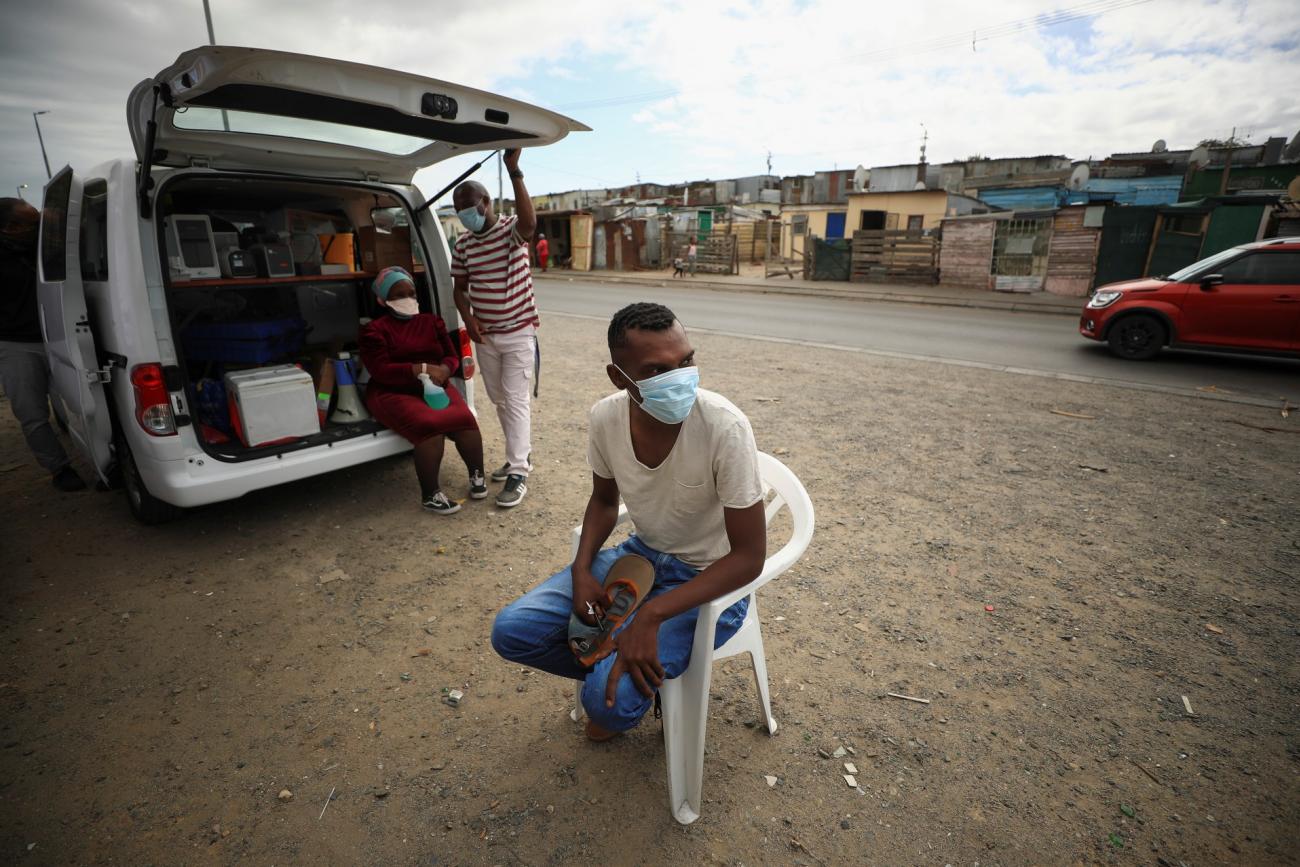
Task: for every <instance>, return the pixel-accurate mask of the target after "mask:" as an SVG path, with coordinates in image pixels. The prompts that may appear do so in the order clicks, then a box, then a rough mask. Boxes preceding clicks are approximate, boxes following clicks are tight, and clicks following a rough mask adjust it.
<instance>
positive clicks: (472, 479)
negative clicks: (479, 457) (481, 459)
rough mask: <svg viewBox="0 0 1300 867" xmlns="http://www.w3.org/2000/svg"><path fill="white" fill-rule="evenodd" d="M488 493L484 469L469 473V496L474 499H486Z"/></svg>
mask: <svg viewBox="0 0 1300 867" xmlns="http://www.w3.org/2000/svg"><path fill="white" fill-rule="evenodd" d="M487 495H488V489H487V479H486V478H485V477H484V476H483V471H482V470H475V471H474V472H472V473H470V474H469V496H470V498H471V499H474V500H486V499H487Z"/></svg>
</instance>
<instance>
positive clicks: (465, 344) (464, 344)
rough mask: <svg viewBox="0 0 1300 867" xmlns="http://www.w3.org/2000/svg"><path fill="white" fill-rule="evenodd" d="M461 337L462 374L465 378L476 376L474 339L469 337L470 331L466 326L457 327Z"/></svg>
mask: <svg viewBox="0 0 1300 867" xmlns="http://www.w3.org/2000/svg"><path fill="white" fill-rule="evenodd" d="M456 336H457V337H458V338H459V339H460V375H461V376H463V377H464V378H465V379H473V378H474V341H472V340H470V339H469V332H468V331H466V330H465V329H464V328H458V329H456Z"/></svg>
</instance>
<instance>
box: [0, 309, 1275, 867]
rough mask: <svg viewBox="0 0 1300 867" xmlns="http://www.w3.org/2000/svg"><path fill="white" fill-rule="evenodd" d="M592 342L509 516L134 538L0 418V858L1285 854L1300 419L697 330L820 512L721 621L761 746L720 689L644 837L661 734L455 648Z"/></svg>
mask: <svg viewBox="0 0 1300 867" xmlns="http://www.w3.org/2000/svg"><path fill="white" fill-rule="evenodd" d="M737 303H742V302H741V300H738V302H737ZM603 334H604V325H603V323H600V322H595V321H591V320H585V319H575V318H565V317H560V316H549V317H547V319H546V321H545V324H544V326H543V352H544V356H545V368H544V370H543V380H542V398H541V400H540V402H539V403H538V404H537V405H536V408H535V414H534V418H535V428H534V431H535V448H536V455H535V458H536V463H537V466H538V470H537V472H536V474H535V475H534V477H533V479H532V480H530V483H529V487H530V493H529V497H528V500H527V501H526V502H525V503H524V505H523V506H522V507H521V508H519V509H516V510H514V511H512V512H503V511H499V510H497V509H496V508H495V507H493V506H491V505H489V504H486V503H470V504H467V506H466V508H465V509H464V510H463V511H462V512H461V513H460V514H459V515H456V516H454V517H443V516H434V515H428V514H425V513H423V512H421V511H420V510H419V508H418V503H417V497H416V488H415V482H414V477H413V471H412V469H411V467H410V465H409V462H408V460H407V459H404V458H399V459H393V460H390V461H387V462H383V463H379V464H374V465H370V466H367V467H362V468H357V469H353V470H349V471H344V472H340V473H336V474H334V475H332V476H329V477H325V478H318V479H314V480H309V481H305V482H302V483H299V484H295V485H292V486H289V487H284V488H280V489H277V490H271V491H267V492H264V493H261V494H257V495H253V496H249V497H247V498H245V499H243V500H241V501H238V502H233V503H226V504H222V505H217V506H213V507H209V508H206V509H202V510H199V511H196V512H195V513H193V514H190V515H188V516H186V517H185V518H184V519H182V520H180V521H178V522H176V523H173V524H169V525H166V526H162V527H155V528H146V527H141V526H137V525H135V524H133V523H132V521H131V519H130V517H129V515H128V513H127V511H126V508H125V505H124V503H123V501H122V499H121V496H120V494H116V493H94V492H86V493H81V494H73V495H67V494H59V493H57V492H56V491H54V489H53V488H52V487H51V486H50V485H49V484H48V482H47V480H46V478H45V477H44V476H43V474H41V473H40V472H39V471H38V469H37V468H36V467H35V466H34V464H32V463H31V461H30V460H29V458H28V455H27V453H26V451H25V449H24V447H23V443H22V440H21V438H20V436H19V433H18V430H17V426H16V424H15V423H14V421H13V419H12V417H11V415H10V413H9V410H8V408H7V407H0V599H2V602H0V646H2V647H3V648H4V654H3V659H2V661H0V860H3V861H4V862H7V863H30V864H74V863H75V864H112V863H117V864H120V863H130V864H133V865H147V864H235V863H253V864H306V863H311V864H397V865H405V864H423V865H432V864H529V865H532V864H538V865H540V864H658V863H679V864H705V863H718V864H750V865H753V864H789V863H803V864H819V865H820V864H866V863H871V864H926V865H945V864H951V865H973V864H976V863H978V864H981V865H990V864H1069V863H1106V864H1111V863H1114V864H1162V865H1178V864H1180V863H1185V864H1187V865H1205V864H1222V863H1243V864H1278V863H1297V862H1298V861H1300V856H1298V855H1297V852H1298V851H1300V849H1298V847H1297V844H1298V842H1300V841H1298V840H1297V836H1298V834H1300V832H1298V830H1297V829H1300V807H1297V804H1300V778H1298V774H1300V725H1298V724H1297V722H1296V719H1297V710H1298V708H1297V698H1298V696H1300V677H1298V672H1300V668H1298V667H1297V649H1298V648H1300V641H1297V639H1298V638H1300V620H1298V619H1297V615H1298V614H1300V597H1298V596H1297V586H1296V579H1297V576H1300V505H1298V502H1300V438H1297V437H1296V436H1295V435H1294V434H1295V432H1296V431H1298V430H1300V417H1297V415H1296V414H1292V415H1291V417H1290V418H1285V419H1284V418H1282V417H1281V416H1280V415H1279V413H1278V412H1277V411H1276V410H1271V411H1270V410H1266V409H1261V408H1256V407H1244V406H1238V405H1232V404H1227V403H1220V402H1213V401H1208V400H1191V399H1187V398H1183V397H1173V396H1165V395H1160V394H1153V393H1145V392H1136V391H1122V390H1115V389H1110V388H1103V387H1096V386H1088V385H1075V384H1065V383H1061V382H1057V381H1052V380H1046V379H1037V378H1031V377H1025V376H1015V375H1010V374H1001V373H990V372H985V371H978V370H968V369H963V368H957V367H946V366H939V365H930V364H922V363H913V362H902V361H896V360H890V359H882V358H876V357H871V356H867V355H861V354H855V353H849V352H838V351H832V350H822V349H808V348H798V347H793V346H789V345H781V344H776V343H770V342H758V341H745V340H739V339H734V338H726V337H720V336H711V335H704V334H701V335H696V337H695V344H696V346H697V348H698V349H699V357H700V363H701V365H702V372H703V377H704V383H705V385H706V386H707V387H710V388H713V389H715V390H717V391H720V392H722V393H723V394H726V395H728V396H730V397H731V398H732V399H733V400H734V401H735V402H736V403H737V404H738V405H739V406H740V407H741V408H742V409H743V410H744V411H746V412H747V413H748V414H749V416H750V419H751V421H752V422H753V426H754V429H755V431H756V434H757V437H758V443H759V447H760V448H761V449H763V450H765V451H768V452H772V453H777V454H779V455H780V457H781V459H782V460H783V461H785V462H786V463H787V464H788V465H789V466H790V467H791V468H792V469H794V471H795V472H796V473H797V474H798V475H799V476H800V477H801V478H802V479H803V481H804V483H805V484H806V486H807V488H808V491H809V493H810V494H811V496H812V499H813V501H814V503H815V505H816V509H817V522H816V536H815V538H814V540H813V543H812V547H811V548H810V550H809V551H808V553H807V555H806V556H805V557H804V559H803V560H802V561H801V562H800V563H799V564H798V565H797V566H796V567H795V568H794V569H793V570H791V571H790V572H789V573H787V574H786V575H785V576H783V577H782V578H780V579H779V580H777V581H776V582H774V583H773V584H771V585H769V586H768V588H767V589H765V590H764V591H763V592H762V594H761V595H760V603H761V606H760V607H761V614H762V627H763V632H764V636H765V640H766V644H767V657H768V667H769V670H770V673H771V681H772V692H773V702H774V710H775V714H776V717H777V719H778V721H779V723H780V726H781V727H780V730H779V731H778V732H777V734H776V736H774V737H769V736H768V735H767V734H766V733H765V731H764V730H763V728H762V727H761V726H756V725H755V722H756V721H757V719H758V717H759V711H758V704H757V699H756V694H755V692H754V687H753V682H752V679H751V677H750V674H749V670H748V663H747V660H746V659H745V658H743V657H742V658H735V659H731V660H728V661H726V662H725V663H721V664H719V665H718V666H717V667H716V670H715V677H714V688H713V702H712V712H711V715H710V718H709V731H708V755H707V758H706V762H705V783H704V797H705V801H704V805H703V817H702V818H701V819H700V820H699V821H698V822H697V823H696V824H694V825H692V826H689V827H683V826H679V825H678V824H677V823H676V822H674V821H673V819H672V818H671V816H670V815H669V812H668V810H667V798H666V789H665V770H664V759H663V745H662V737H661V734H660V727H659V723H657V722H655V721H654V720H652V719H647V720H646V721H645V722H644V723H643V724H642V726H641V727H640V728H638V729H636V730H634V731H633V732H631V733H630V734H629V735H627V736H625V737H622V738H619V739H617V740H615V741H613V742H611V743H609V744H604V745H591V744H588V743H587V742H585V741H584V739H583V738H582V735H581V731H580V728H579V727H578V726H577V725H575V724H574V723H572V722H571V721H570V720H569V719H568V717H567V715H566V711H567V709H568V708H569V706H570V702H571V699H572V695H573V691H572V687H571V685H570V684H568V683H567V682H562V681H559V680H557V679H552V678H550V677H547V676H543V675H539V674H535V673H531V672H529V671H526V670H523V669H521V668H520V667H519V666H516V665H510V664H507V663H505V662H503V661H502V660H500V659H499V658H497V657H496V656H495V655H494V654H493V652H492V650H491V647H490V645H489V644H488V641H487V636H488V632H489V627H490V624H491V620H492V617H493V615H494V613H495V612H496V611H497V610H498V609H499V608H500V607H501V606H502V605H503V604H504V603H505V602H507V601H509V600H510V599H512V598H514V597H515V596H517V595H518V594H519V593H521V592H523V591H524V590H525V589H527V588H528V587H529V586H530V585H532V584H534V583H536V582H537V581H539V580H540V579H541V578H543V577H544V576H546V575H548V574H549V573H551V572H552V571H553V570H555V569H558V568H560V567H561V566H562V565H563V564H564V562H565V560H566V557H567V556H568V546H569V535H568V531H569V528H570V527H572V526H573V525H574V524H575V523H576V522H577V521H578V520H579V518H580V516H581V512H582V508H583V505H584V502H585V496H586V493H587V488H588V475H587V470H586V466H585V461H584V453H585V452H584V449H585V439H586V433H585V428H586V410H587V408H588V407H589V406H590V404H592V403H593V402H594V401H595V400H596V399H598V398H599V397H601V396H602V395H604V394H605V393H607V391H608V383H607V382H606V381H605V378H604V374H603V364H604V349H603V344H604V337H603ZM480 406H481V407H482V408H485V409H486V408H487V405H486V403H485V402H483V403H481V404H480ZM1052 410H1062V411H1065V412H1069V413H1075V414H1078V415H1086V416H1094V418H1075V417H1071V416H1065V415H1059V414H1054V413H1053V412H1052ZM484 416H485V424H484V429H485V432H486V439H487V442H488V447H489V455H491V456H499V454H500V452H501V437H500V430H499V427H498V426H497V423H496V420H495V417H494V416H493V415H492V414H491V412H490V409H489V411H488V412H486V413H484ZM1236 422H1245V423H1248V424H1251V425H1262V426H1266V427H1267V426H1273V427H1281V428H1284V429H1285V430H1286V431H1288V433H1277V432H1268V431H1264V430H1259V429H1256V428H1251V427H1246V426H1243V425H1242V424H1238V423H1236ZM489 463H492V461H491V460H489ZM444 467H445V474H444V475H445V478H446V487H447V488H448V490H449V492H450V493H452V494H453V495H455V496H463V495H464V493H465V487H466V483H465V479H464V476H463V473H462V472H461V470H460V468H459V467H458V466H456V465H455V464H454V463H453V459H452V458H451V457H450V456H449V458H448V460H447V462H446V464H445V465H444ZM489 502H490V501H489ZM448 688H459V689H462V690H464V692H465V699H464V701H463V703H462V704H461V705H460V706H459V707H456V708H453V707H451V706H449V705H448V704H446V703H444V702H443V701H442V700H441V696H442V695H443V692H444V690H445V689H448ZM887 693H900V694H905V695H910V696H916V697H920V698H925V699H928V700H929V702H930V703H929V704H919V703H914V702H911V701H906V700H900V699H896V698H891V697H888V696H887V695H886V694H887ZM1184 697H1186V702H1187V703H1188V705H1185V704H1184ZM1188 706H1190V708H1191V710H1192V712H1191V713H1189V712H1188ZM839 747H844V748H845V749H846V750H848V751H849V752H847V754H846V755H845V756H844V757H842V758H834V757H829V758H828V757H826V756H828V755H833V753H834V751H836V750H837V748H839ZM844 761H850V762H853V763H854V764H855V765H856V767H857V770H858V774H857V782H858V784H859V788H850V787H849V786H848V785H847V784H846V782H845V780H844V779H843V777H842V776H841V775H842V773H843V771H844V768H843V767H842V763H843V762H844ZM767 775H771V776H773V777H775V778H776V784H775V785H774V786H769V785H768V783H767V782H766V780H765V776H767ZM284 789H288V790H290V791H291V792H292V798H291V799H290V800H280V798H279V797H278V795H279V793H280V792H281V790H284ZM331 793H332V794H333V800H327V799H329V798H330V796H331Z"/></svg>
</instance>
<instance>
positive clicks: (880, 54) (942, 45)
mask: <svg viewBox="0 0 1300 867" xmlns="http://www.w3.org/2000/svg"><path fill="white" fill-rule="evenodd" d="M1150 2H1151V0H1092V2H1088V3H1083V4H1080V5H1078V6H1071V7H1068V8H1065V9H1058V10H1055V11H1052V12H1044V13H1042V14H1039V15H1034V16H1030V17H1027V18H1017V19H1015V20H1013V21H1005V22H1002V23H1001V24H992V25H989V26H987V27H980V26H976V27H973V28H970V29H968V30H961V31H959V32H954V33H950V34H948V35H946V36H940V37H936V38H933V39H926V40H920V41H918V42H912V43H903V44H902V45H893V46H889V47H885V48H877V49H874V50H872V51H867V52H863V53H860V54H851V55H848V56H845V57H840V58H837V59H832V60H829V61H827V62H826V63H825V64H821V65H819V66H818V68H817V74H818V75H825V74H826V72H827V71H828V67H829V66H830V65H831V64H836V63H860V62H862V61H874V60H882V59H885V58H889V57H891V56H900V57H901V56H908V55H912V54H924V53H929V52H932V51H942V50H944V49H948V48H959V47H965V46H967V45H970V46H971V47H972V48H974V47H975V46H976V45H977V44H978V43H980V42H987V41H989V40H993V39H1002V38H1005V37H1007V36H1015V35H1017V34H1020V33H1025V32H1030V31H1036V30H1043V29H1046V28H1049V27H1059V26H1060V25H1062V24H1069V23H1071V22H1074V21H1081V20H1083V19H1085V18H1097V17H1100V16H1102V15H1105V14H1107V13H1109V12H1117V11H1119V10H1121V9H1128V8H1131V7H1133V6H1141V5H1143V4H1146V3H1150ZM785 78H787V76H785V75H770V76H755V77H753V79H752V80H753V81H755V82H761V81H765V80H777V79H785ZM724 89H729V88H722V87H714V88H694V87H693V88H692V89H691V91H692V93H699V92H701V91H706V90H715V91H716V90H724ZM681 93H682V90H681V89H680V88H671V89H664V90H651V91H643V92H641V93H633V94H626V95H623V96H610V97H602V98H601V99H589V100H584V101H581V102H569V103H565V104H563V105H558V106H556V108H559V109H563V110H566V111H567V110H571V109H595V108H613V107H615V106H620V105H628V104H631V103H635V102H647V101H650V100H656V99H668V98H671V97H674V96H679V95H680V94H681Z"/></svg>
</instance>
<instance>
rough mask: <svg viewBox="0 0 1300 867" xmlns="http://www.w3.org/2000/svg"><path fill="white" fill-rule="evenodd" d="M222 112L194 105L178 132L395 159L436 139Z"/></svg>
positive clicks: (180, 117) (176, 121) (181, 114)
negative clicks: (265, 138) (268, 139)
mask: <svg viewBox="0 0 1300 867" xmlns="http://www.w3.org/2000/svg"><path fill="white" fill-rule="evenodd" d="M222 113H223V112H222V110H221V109H216V108H202V107H200V106H194V105H191V106H189V107H187V108H183V109H181V110H179V111H177V112H176V113H175V114H174V115H173V116H172V125H173V126H175V127H176V128H177V129H189V130H205V131H214V132H215V131H218V130H222V131H226V132H231V133H236V134H241V135H273V136H280V137H282V138H296V139H307V140H310V141H320V142H328V143H330V144H338V145H346V146H348V147H357V148H365V149H366V150H372V151H379V152H380V153H386V154H392V155H394V156H405V155H406V154H412V153H415V152H416V151H418V150H420V149H421V148H426V147H428V146H429V145H431V144H433V140H432V139H427V138H421V137H419V136H413V135H403V134H402V133H395V132H385V131H384V130H378V129H370V128H368V127H361V126H348V125H347V124H342V123H333V122H331V121H325V120H305V119H301V118H296V117H283V116H280V115H274V114H261V113H259V112H252V111H232V110H229V109H227V110H225V112H224V114H225V117H224V118H223V117H222Z"/></svg>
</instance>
